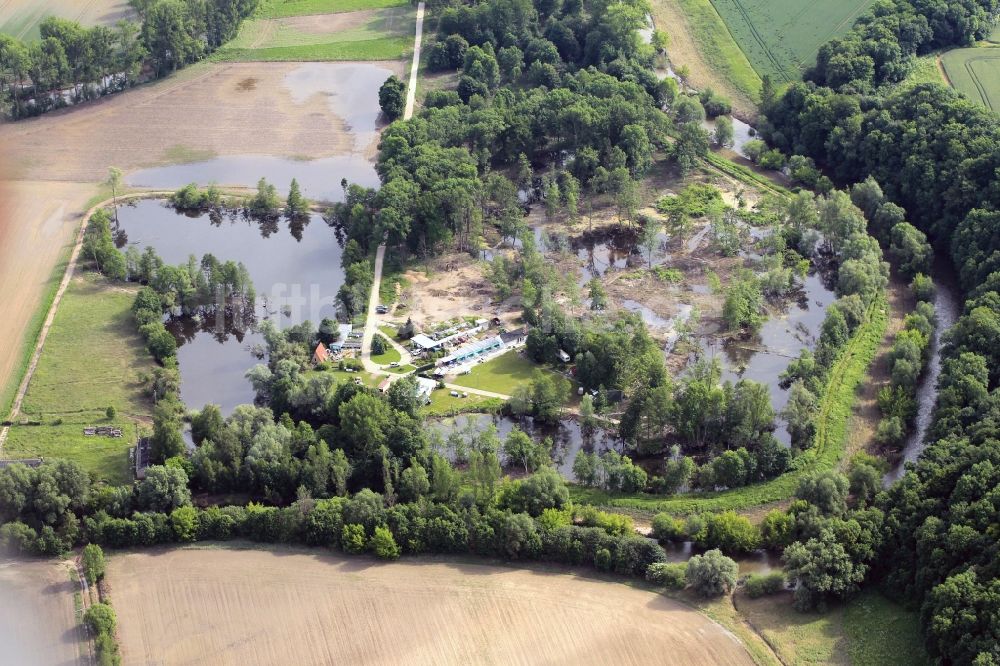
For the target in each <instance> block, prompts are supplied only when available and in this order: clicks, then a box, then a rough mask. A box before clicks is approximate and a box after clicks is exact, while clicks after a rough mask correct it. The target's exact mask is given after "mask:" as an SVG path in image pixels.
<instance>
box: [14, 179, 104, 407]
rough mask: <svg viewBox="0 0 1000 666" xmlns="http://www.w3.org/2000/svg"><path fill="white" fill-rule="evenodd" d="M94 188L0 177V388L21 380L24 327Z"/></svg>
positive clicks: (39, 304)
mask: <svg viewBox="0 0 1000 666" xmlns="http://www.w3.org/2000/svg"><path fill="white" fill-rule="evenodd" d="M95 190H96V188H95V187H93V186H91V185H85V184H82V183H68V182H67V183H58V182H57V183H53V182H25V181H17V182H12V181H3V180H0V294H3V316H0V340H2V341H3V344H0V387H2V386H5V385H6V383H7V382H8V380H9V381H10V382H11V383H15V382H17V381H18V379H19V377H14V376H13V374H14V373H15V372H16V371H18V370H19V368H18V365H19V362H20V360H21V358H22V349H23V348H24V344H25V339H24V336H25V333H26V331H25V327H26V326H27V325H28V322H29V321H31V319H32V317H33V316H34V315H35V313H36V311H38V309H39V307H40V306H41V301H42V298H43V297H44V295H45V293H46V292H47V291H48V286H49V280H50V278H51V276H52V272H53V267H54V266H55V265H56V262H57V261H58V260H59V258H60V255H62V254H64V253H66V252H67V248H68V246H69V245H70V244H71V243H72V242H73V238H74V231H75V229H76V228H77V227H78V225H79V222H80V216H81V215H82V214H83V207H84V205H85V203H86V200H87V198H88V197H89V196H90V195H91V194H93V192H94V191H95ZM59 277H62V276H59ZM57 281H58V278H57ZM0 408H2V407H0ZM6 416H7V415H6V414H4V415H3V417H4V418H6Z"/></svg>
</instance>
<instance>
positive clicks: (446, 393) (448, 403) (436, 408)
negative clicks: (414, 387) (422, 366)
mask: <svg viewBox="0 0 1000 666" xmlns="http://www.w3.org/2000/svg"><path fill="white" fill-rule="evenodd" d="M502 405H503V401H502V400H500V399H498V398H487V397H486V396H482V395H476V394H475V393H470V394H469V396H468V397H467V398H462V397H458V398H456V397H454V396H452V395H451V389H437V390H435V391H434V392H433V393H431V401H430V404H428V405H427V406H426V407H424V408H423V409H422V410H421V414H423V415H424V416H455V415H456V414H463V413H468V412H493V411H496V410H498V409H500V407H501V406H502Z"/></svg>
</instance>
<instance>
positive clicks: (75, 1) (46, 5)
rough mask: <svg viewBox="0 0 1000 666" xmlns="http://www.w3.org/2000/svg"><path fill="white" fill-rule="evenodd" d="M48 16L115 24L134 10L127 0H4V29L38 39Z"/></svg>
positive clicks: (0, 7)
mask: <svg viewBox="0 0 1000 666" xmlns="http://www.w3.org/2000/svg"><path fill="white" fill-rule="evenodd" d="M47 16H58V17H60V18H65V19H70V20H73V21H78V22H80V23H82V24H83V25H111V24H113V23H117V22H118V21H120V20H122V19H125V18H132V17H133V16H134V14H133V12H132V9H131V8H130V7H129V4H128V1H127V0H43V1H40V0H0V33H4V34H7V35H10V36H12V37H17V38H18V39H24V40H30V39H38V24H39V23H41V22H42V20H43V19H45V17H47Z"/></svg>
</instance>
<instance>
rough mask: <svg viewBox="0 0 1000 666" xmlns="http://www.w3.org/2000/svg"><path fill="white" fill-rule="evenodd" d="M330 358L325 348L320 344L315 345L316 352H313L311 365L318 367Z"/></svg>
mask: <svg viewBox="0 0 1000 666" xmlns="http://www.w3.org/2000/svg"><path fill="white" fill-rule="evenodd" d="M329 358H330V350H329V349H327V348H326V345H324V344H323V343H322V342H321V343H319V344H318V345H316V351H314V352H313V365H319V364H320V363H326V361H327V360H328V359H329Z"/></svg>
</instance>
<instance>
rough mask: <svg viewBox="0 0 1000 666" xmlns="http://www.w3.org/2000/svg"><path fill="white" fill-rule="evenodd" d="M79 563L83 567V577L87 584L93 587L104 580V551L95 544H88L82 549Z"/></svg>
mask: <svg viewBox="0 0 1000 666" xmlns="http://www.w3.org/2000/svg"><path fill="white" fill-rule="evenodd" d="M80 561H81V563H82V565H83V577H84V578H85V579H86V580H87V582H88V583H90V584H91V585H94V584H95V583H97V581H99V580H100V579H102V578H104V551H103V550H102V549H101V547H100V546H98V545H97V544H96V543H88V544H87V545H86V546H84V547H83V552H82V553H80Z"/></svg>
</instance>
